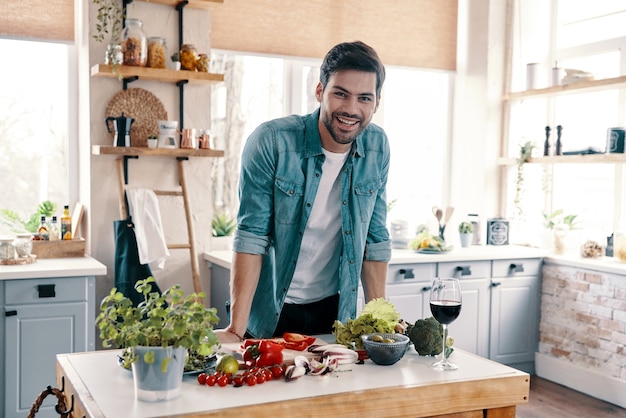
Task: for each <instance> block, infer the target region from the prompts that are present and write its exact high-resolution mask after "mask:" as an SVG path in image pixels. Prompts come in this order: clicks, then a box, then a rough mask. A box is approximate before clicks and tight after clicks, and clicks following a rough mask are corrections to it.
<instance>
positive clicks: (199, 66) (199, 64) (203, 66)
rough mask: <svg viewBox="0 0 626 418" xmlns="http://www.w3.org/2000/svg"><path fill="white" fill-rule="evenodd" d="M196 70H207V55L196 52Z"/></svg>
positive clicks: (205, 71)
mask: <svg viewBox="0 0 626 418" xmlns="http://www.w3.org/2000/svg"><path fill="white" fill-rule="evenodd" d="M196 70H198V71H202V72H204V73H208V72H209V56H208V55H207V54H198V59H197V60H196Z"/></svg>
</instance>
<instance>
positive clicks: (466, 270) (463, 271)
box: [454, 266, 472, 276]
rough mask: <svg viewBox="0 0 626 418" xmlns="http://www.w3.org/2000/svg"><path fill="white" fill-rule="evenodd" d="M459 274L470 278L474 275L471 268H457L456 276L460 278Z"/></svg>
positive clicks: (455, 270)
mask: <svg viewBox="0 0 626 418" xmlns="http://www.w3.org/2000/svg"><path fill="white" fill-rule="evenodd" d="M459 273H461V276H470V275H471V274H472V268H471V267H470V266H456V268H455V269H454V275H455V276H458V275H459Z"/></svg>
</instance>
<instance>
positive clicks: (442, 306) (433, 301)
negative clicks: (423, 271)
mask: <svg viewBox="0 0 626 418" xmlns="http://www.w3.org/2000/svg"><path fill="white" fill-rule="evenodd" d="M430 312H431V313H432V314H433V317H434V318H435V319H436V320H437V321H438V322H439V323H440V324H441V325H442V327H443V341H442V346H443V350H441V360H439V361H437V362H435V363H433V364H432V365H431V366H432V367H434V368H435V369H439V370H456V369H457V368H458V366H457V365H456V364H454V363H451V362H449V361H448V359H447V358H446V339H447V338H448V324H450V323H451V322H452V321H454V320H455V319H456V318H457V317H458V316H459V314H460V313H461V285H460V284H459V280H458V279H453V278H451V279H441V278H437V279H435V280H434V281H433V287H432V289H431V291H430Z"/></svg>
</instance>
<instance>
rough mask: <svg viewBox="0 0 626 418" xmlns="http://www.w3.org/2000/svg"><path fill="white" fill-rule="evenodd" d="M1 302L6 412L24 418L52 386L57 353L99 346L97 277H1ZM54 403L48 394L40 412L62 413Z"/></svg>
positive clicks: (10, 417)
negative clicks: (35, 402) (96, 317)
mask: <svg viewBox="0 0 626 418" xmlns="http://www.w3.org/2000/svg"><path fill="white" fill-rule="evenodd" d="M0 303H1V304H2V311H3V312H4V315H3V317H2V319H1V320H0V338H1V341H0V346H1V347H2V350H3V351H4V353H3V356H2V357H3V358H2V361H3V366H4V367H3V369H4V376H2V382H3V385H2V386H3V387H4V389H3V390H2V392H3V398H4V402H3V409H2V411H3V416H4V417H6V418H23V417H27V416H28V413H29V411H30V408H31V406H32V404H33V402H34V401H35V399H36V398H37V397H38V396H39V394H40V393H41V392H42V391H43V390H44V389H45V388H46V387H47V386H49V385H50V386H52V387H54V382H55V379H54V376H55V373H56V371H55V361H56V355H57V354H60V353H74V352H82V351H93V350H95V324H94V321H95V277H94V276H77V277H51V278H46V277H43V278H35V279H26V280H1V281H0ZM55 405H56V398H55V397H53V396H49V397H48V398H46V399H45V400H44V403H43V404H42V406H41V408H40V409H39V412H38V413H37V417H58V416H59V414H58V413H56V412H55V410H54V406H55ZM68 405H69V404H68Z"/></svg>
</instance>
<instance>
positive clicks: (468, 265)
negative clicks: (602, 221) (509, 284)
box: [438, 261, 491, 279]
mask: <svg viewBox="0 0 626 418" xmlns="http://www.w3.org/2000/svg"><path fill="white" fill-rule="evenodd" d="M490 275H491V262H490V261H452V262H449V263H439V274H438V276H439V277H441V278H444V277H456V278H457V279H480V278H485V277H490Z"/></svg>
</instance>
